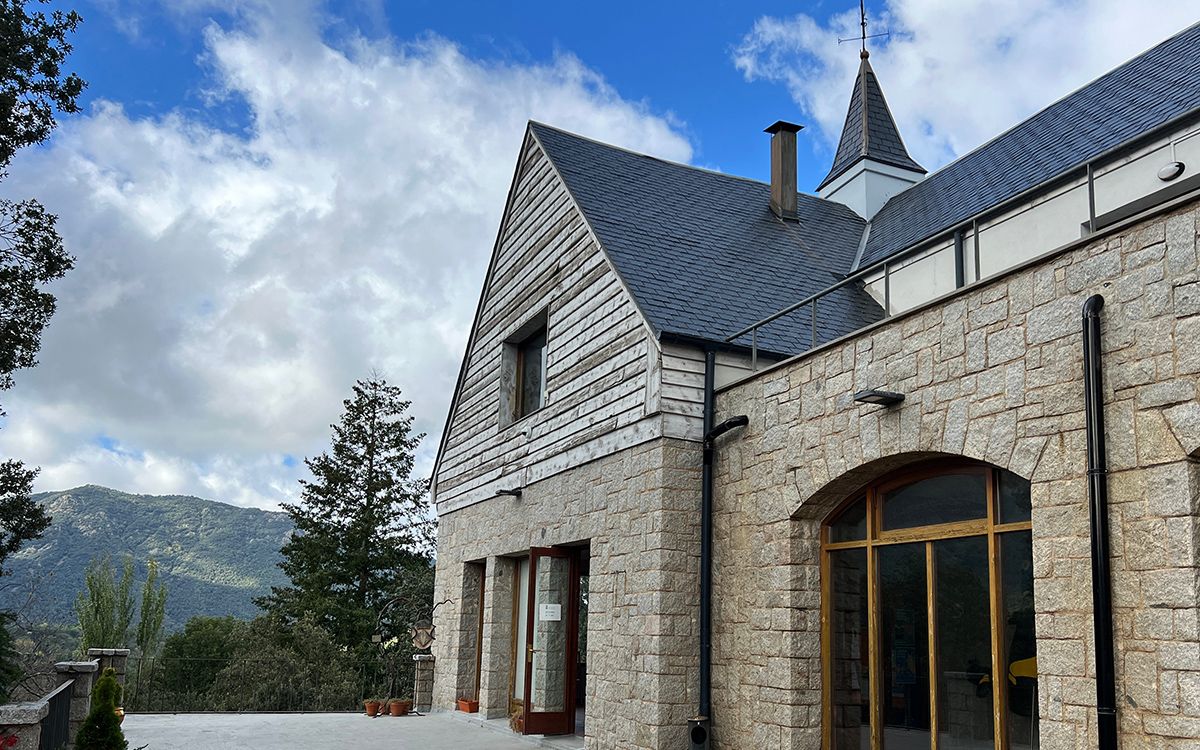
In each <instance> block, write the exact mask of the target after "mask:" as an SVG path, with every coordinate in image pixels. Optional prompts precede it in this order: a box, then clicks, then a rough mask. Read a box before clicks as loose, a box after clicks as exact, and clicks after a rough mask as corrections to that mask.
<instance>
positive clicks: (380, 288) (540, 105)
mask: <svg viewBox="0 0 1200 750" xmlns="http://www.w3.org/2000/svg"><path fill="white" fill-rule="evenodd" d="M241 5H242V8H241V10H239V13H238V16H237V18H238V19H239V20H238V21H237V22H234V23H235V24H236V25H231V26H227V27H220V26H217V25H215V24H214V25H210V26H209V27H208V29H207V31H206V32H205V38H206V54H205V58H204V64H205V65H206V66H207V68H208V69H209V70H210V71H211V81H210V83H211V92H212V94H213V96H214V97H216V98H218V99H219V98H223V97H239V98H241V99H243V100H244V101H245V102H246V104H247V105H248V107H249V111H250V114H251V117H252V126H251V128H250V129H249V131H248V132H247V133H245V134H230V133H227V132H221V131H218V130H214V129H212V128H211V127H209V126H207V125H205V124H204V123H202V122H200V121H198V120H196V119H191V118H189V116H188V115H186V114H183V113H180V112H176V113H172V114H170V115H167V116H165V117H161V118H152V119H151V118H135V117H131V116H130V115H129V114H127V113H126V112H125V111H124V110H123V109H122V108H121V106H120V105H119V104H116V103H111V102H101V103H99V104H98V105H96V106H95V107H94V108H93V110H92V111H91V112H90V113H89V114H87V115H86V116H82V117H77V118H73V119H71V120H69V121H67V122H66V123H64V125H63V126H62V128H61V129H60V131H59V132H58V133H57V134H56V136H55V138H54V141H53V142H52V144H51V145H50V146H49V147H48V148H45V149H41V150H38V151H34V152H30V153H28V154H26V155H24V156H23V157H21V159H19V160H18V162H17V163H16V164H15V165H14V168H13V174H12V176H11V177H10V178H9V179H8V180H7V181H6V183H5V190H7V191H10V192H19V193H20V194H22V195H26V194H27V195H34V196H37V197H38V198H40V199H41V200H42V201H43V202H44V203H45V204H47V206H48V207H49V208H50V209H51V210H53V211H55V212H56V213H58V214H59V216H60V230H61V232H62V234H63V236H64V238H65V239H66V242H67V245H68V247H69V248H70V250H71V251H72V252H73V253H75V254H76V256H77V257H78V263H77V267H76V269H75V270H74V271H73V272H72V273H71V274H70V275H69V276H68V277H67V278H66V279H65V280H64V281H62V282H60V283H58V284H57V285H56V286H55V288H54V291H55V293H56V294H58V296H59V311H58V313H57V315H56V316H55V317H54V319H53V321H52V323H51V326H50V328H49V329H48V331H47V333H46V336H45V339H44V342H43V349H42V355H41V362H42V363H41V365H40V366H39V367H38V368H36V369H34V370H31V371H25V372H22V373H20V374H19V376H18V385H17V387H16V388H15V389H14V390H13V391H10V392H8V393H6V394H5V395H4V404H5V406H6V408H7V410H8V412H9V419H8V424H7V425H6V426H5V429H3V430H0V452H2V453H4V454H9V455H16V456H20V457H21V458H23V459H25V460H26V461H28V462H30V463H32V464H36V465H41V466H42V467H43V473H42V476H41V479H40V480H39V483H38V486H39V488H40V489H58V488H64V487H69V486H74V485H77V484H80V483H84V482H96V483H100V484H108V485H110V486H114V487H117V488H120V489H126V490H131V491H138V492H186V493H194V494H199V495H202V496H208V497H213V498H216V499H222V500H226V501H230V502H237V503H241V504H251V505H263V506H270V505H273V504H274V503H275V502H277V501H279V500H280V499H282V498H284V497H285V496H287V495H288V494H291V493H294V492H295V489H296V483H295V479H296V478H297V477H298V476H300V475H301V473H302V472H303V465H302V464H298V463H297V462H296V460H295V459H299V458H302V457H303V456H305V455H312V454H314V453H316V452H318V451H320V450H322V449H323V448H324V447H325V445H326V444H327V441H328V424H329V423H330V422H331V421H334V420H335V419H336V418H337V416H338V414H339V413H340V405H341V404H340V401H341V399H342V398H344V397H346V396H347V395H349V388H350V385H351V384H352V383H353V381H354V379H355V378H357V377H362V376H365V375H367V374H368V373H369V372H370V371H371V370H372V369H373V368H377V369H379V370H380V371H381V372H382V373H383V374H384V375H386V376H387V377H388V378H389V380H390V381H391V382H394V383H396V384H398V385H400V386H401V387H403V388H404V389H405V391H406V394H407V396H408V397H409V398H411V399H412V401H413V411H414V413H415V415H416V417H417V424H418V427H419V428H420V429H421V430H423V431H426V432H429V433H430V437H429V438H427V439H426V441H425V446H424V449H423V454H422V456H421V461H420V468H421V469H422V470H424V471H428V470H429V468H430V466H431V463H432V456H433V452H434V451H435V449H436V438H437V433H438V432H439V431H440V429H441V426H442V420H443V419H444V417H445V410H446V407H447V403H448V400H449V396H450V392H451V390H452V388H453V384H454V379H455V376H456V374H457V369H458V363H459V358H460V356H461V354H462V350H463V346H464V344H465V338H466V334H467V331H468V328H469V326H470V319H471V315H472V314H473V312H474V305H475V302H476V298H477V295H478V292H479V287H480V284H481V283H482V276H483V272H484V270H485V267H486V261H487V255H488V253H489V252H490V250H491V246H492V242H493V238H494V233H495V231H496V227H497V225H498V222H499V214H500V211H501V209H502V207H503V202H504V196H505V194H506V191H507V188H508V182H509V180H510V179H511V176H512V170H513V164H514V163H515V160H516V157H517V151H518V148H519V146H520V139H521V136H522V134H523V132H524V126H525V122H526V120H527V119H528V118H535V119H539V120H544V121H547V122H551V123H555V124H558V125H561V126H563V127H566V128H568V129H573V130H577V131H580V132H584V133H586V134H588V135H592V136H594V137H597V138H601V139H603V140H607V141H611V142H614V143H619V144H623V145H626V146H628V147H630V148H634V149H638V150H643V151H647V152H650V153H655V154H659V155H661V156H664V157H667V158H671V159H676V160H687V159H689V158H690V156H691V148H690V146H689V144H688V142H687V140H686V139H685V138H684V137H682V136H681V135H680V134H679V133H678V132H677V131H676V130H675V129H674V127H673V126H672V124H671V120H670V118H669V117H668V116H666V115H663V116H658V115H655V114H653V113H651V112H649V111H648V110H647V109H646V107H645V106H643V105H641V104H636V103H631V102H628V101H626V100H624V99H623V98H622V97H621V96H620V95H619V94H618V92H616V91H614V90H613V89H612V88H611V87H610V86H608V85H607V84H606V83H605V81H604V80H603V79H602V78H601V77H600V76H599V75H598V74H597V73H595V72H594V71H592V70H590V69H589V68H588V67H586V66H585V65H584V64H583V63H581V62H580V61H579V60H577V59H575V58H573V57H571V56H569V55H561V56H559V57H557V58H555V59H554V60H553V61H551V62H548V63H545V64H531V65H521V64H514V63H511V62H506V61H481V60H476V59H471V58H469V57H467V56H466V55H465V54H464V53H463V52H462V51H461V50H460V49H459V48H457V47H456V46H455V45H454V44H453V43H451V42H450V41H447V40H445V39H442V38H438V37H426V38H422V39H420V40H417V41H412V42H408V43H400V42H397V41H395V40H375V41H370V40H366V39H364V38H361V37H351V38H349V39H346V40H344V41H341V42H339V43H338V44H337V46H333V45H331V43H329V42H327V41H325V40H323V38H322V35H321V29H320V28H319V27H318V23H317V22H316V21H315V20H313V18H314V14H308V13H301V14H299V15H297V16H295V17H294V18H293V21H292V22H289V23H286V24H280V23H274V22H272V23H267V22H266V16H265V15H263V14H262V12H261V11H258V10H255V8H256V7H257V6H256V4H253V3H244V4H241ZM192 6H193V9H192V11H189V12H194V8H196V7H202V6H203V3H201V2H193V3H192ZM274 17H277V16H274ZM297 19H298V20H297Z"/></svg>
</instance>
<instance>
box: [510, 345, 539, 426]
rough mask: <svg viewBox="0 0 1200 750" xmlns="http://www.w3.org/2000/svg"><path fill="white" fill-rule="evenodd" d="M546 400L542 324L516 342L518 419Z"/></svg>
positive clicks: (515, 415) (535, 409) (515, 416)
mask: <svg viewBox="0 0 1200 750" xmlns="http://www.w3.org/2000/svg"><path fill="white" fill-rule="evenodd" d="M545 402H546V327H545V326H544V325H543V326H542V327H540V328H538V329H537V330H536V331H534V332H533V333H531V334H530V335H529V337H528V338H526V339H525V340H524V341H521V342H520V343H518V344H517V398H516V406H517V411H516V413H515V414H514V415H513V417H514V418H515V419H520V418H521V417H524V416H526V415H528V414H532V413H533V412H535V411H537V410H538V409H540V408H542V405H543V404H544V403H545Z"/></svg>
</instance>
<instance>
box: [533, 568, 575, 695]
mask: <svg viewBox="0 0 1200 750" xmlns="http://www.w3.org/2000/svg"><path fill="white" fill-rule="evenodd" d="M534 577H535V579H536V580H535V581H534V586H535V589H534V599H533V605H534V610H533V669H532V670H530V679H529V703H530V705H529V710H530V711H538V712H543V711H565V710H566V695H567V692H566V690H567V609H568V606H569V602H570V595H571V561H570V560H568V559H567V558H565V557H539V558H538V559H537V564H536V565H535V566H534Z"/></svg>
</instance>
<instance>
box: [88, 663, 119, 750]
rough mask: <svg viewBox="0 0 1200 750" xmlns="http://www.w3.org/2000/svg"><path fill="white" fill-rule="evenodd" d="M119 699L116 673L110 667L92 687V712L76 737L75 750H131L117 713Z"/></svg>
mask: <svg viewBox="0 0 1200 750" xmlns="http://www.w3.org/2000/svg"><path fill="white" fill-rule="evenodd" d="M120 700H121V686H120V684H118V683H117V673H116V672H114V671H113V669H112V667H109V668H108V669H106V670H104V674H103V675H102V676H101V677H100V679H99V680H97V681H96V684H95V686H94V687H93V688H92V710H91V711H89V712H88V715H87V718H86V719H84V721H83V726H82V727H81V728H80V729H79V734H78V736H76V738H75V750H128V747H129V743H128V742H126V741H125V735H124V734H123V733H122V732H121V719H120V718H119V717H118V716H117V711H116V709H117V703H119V702H120Z"/></svg>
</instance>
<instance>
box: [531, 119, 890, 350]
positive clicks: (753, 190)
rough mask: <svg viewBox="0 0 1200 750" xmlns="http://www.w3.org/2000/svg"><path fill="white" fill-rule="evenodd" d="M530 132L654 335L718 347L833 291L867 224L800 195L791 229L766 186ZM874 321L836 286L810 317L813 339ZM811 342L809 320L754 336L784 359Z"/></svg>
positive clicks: (874, 311) (783, 323) (864, 301)
mask: <svg viewBox="0 0 1200 750" xmlns="http://www.w3.org/2000/svg"><path fill="white" fill-rule="evenodd" d="M530 129H531V130H532V132H533V133H534V135H535V136H536V137H537V140H538V143H540V144H541V145H542V147H543V148H544V149H545V151H546V154H547V156H548V157H549V158H550V161H551V162H553V164H554V165H555V167H556V168H557V170H558V172H559V174H561V175H562V178H563V180H564V181H565V182H566V185H567V188H568V189H569V190H570V192H571V195H572V196H573V197H574V199H575V201H576V203H577V205H578V206H579V208H580V210H581V211H582V212H583V214H584V216H585V217H586V218H587V221H588V223H589V225H590V226H591V228H592V229H593V231H594V232H595V234H596V238H597V239H598V240H599V242H600V245H601V246H602V247H603V249H604V251H605V253H607V255H608V257H609V258H610V259H611V260H612V263H613V266H614V267H615V268H616V270H617V272H618V273H619V274H620V275H621V277H622V278H623V279H624V281H625V283H626V284H627V286H628V288H629V291H630V293H631V294H632V295H633V297H634V299H635V300H636V301H637V304H638V307H639V308H640V309H641V310H642V312H643V313H644V314H645V316H646V318H647V320H648V321H649V323H650V326H651V327H652V328H653V329H654V331H655V333H656V334H658V335H659V336H660V337H664V336H665V337H668V338H672V337H675V338H682V339H687V340H693V341H694V340H703V341H712V342H718V343H719V342H723V341H724V339H725V337H727V336H729V335H731V334H733V333H735V332H737V331H739V330H740V329H742V328H744V327H746V326H748V325H750V324H752V323H754V322H756V321H758V320H760V319H762V318H764V317H766V316H767V315H770V314H771V313H773V312H775V311H776V310H778V309H779V308H780V307H781V306H782V305H781V303H784V302H787V301H794V300H799V299H804V298H805V297H807V296H809V295H810V294H814V293H816V292H818V291H820V290H822V289H824V288H826V287H828V286H830V285H831V284H833V283H834V282H836V281H837V280H839V279H841V278H842V277H843V276H844V275H845V274H846V273H847V272H848V271H849V270H850V268H851V266H852V265H853V263H854V258H855V255H856V254H857V252H858V246H859V242H860V240H861V238H862V232H863V227H864V225H865V223H864V222H863V220H862V219H861V218H860V217H858V216H857V215H855V213H854V212H853V211H851V210H850V209H848V208H846V207H845V206H843V205H841V204H839V203H835V202H832V201H825V200H821V199H820V198H815V197H813V196H810V195H804V194H801V195H800V196H799V202H798V205H797V219H798V221H796V222H785V221H782V220H780V219H779V217H777V216H775V214H774V213H772V212H771V209H770V192H771V188H770V186H769V185H766V184H764V183H761V182H756V181H754V180H749V179H746V178H744V177H736V176H733V175H727V174H721V173H719V172H712V171H709V170H704V169H698V168H696V167H692V166H688V165H686V164H676V163H673V162H668V161H664V160H662V159H657V158H655V157H652V156H646V155H644V154H638V153H634V152H631V151H627V150H625V149H622V148H617V147H615V146H610V145H607V144H603V143H599V142H597V141H593V140H591V139H588V138H584V137H582V136H578V135H574V134H572V133H568V132H566V131H563V130H559V129H557V128H552V127H550V126H548V125H543V124H541V123H536V122H535V123H532V124H531V125H530ZM880 316H881V310H880V308H879V305H878V304H876V303H875V302H874V300H872V299H871V297H870V296H869V295H867V294H866V293H865V292H863V291H862V290H861V289H860V288H858V287H843V288H842V289H841V290H839V291H837V292H835V293H834V294H833V295H831V296H830V298H829V300H828V302H827V304H823V305H822V306H821V307H820V309H819V310H818V314H817V329H818V331H817V338H818V340H819V341H829V340H832V339H834V338H836V337H838V336H841V335H843V334H845V333H847V332H849V331H852V330H854V329H856V328H860V327H862V326H864V325H867V324H868V323H871V322H874V321H876V320H878V319H879V318H880ZM811 336H812V325H811V321H810V320H809V318H807V317H803V318H802V317H801V316H790V317H787V318H785V319H782V320H780V321H778V322H777V323H775V324H772V325H771V326H768V327H766V328H764V329H763V330H762V331H760V333H759V338H758V346H759V348H760V349H761V350H763V351H769V352H775V353H779V354H790V353H794V352H797V351H803V350H805V349H807V348H808V347H809V346H810V344H811ZM740 343H743V344H748V343H749V338H748V337H746V338H745V341H741V342H740Z"/></svg>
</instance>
